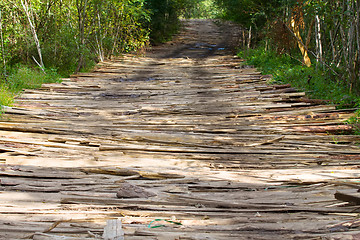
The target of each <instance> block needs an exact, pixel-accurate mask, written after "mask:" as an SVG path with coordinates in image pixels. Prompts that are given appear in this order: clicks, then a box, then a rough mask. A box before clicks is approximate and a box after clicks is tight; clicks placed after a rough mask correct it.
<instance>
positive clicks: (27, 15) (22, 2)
mask: <svg viewBox="0 0 360 240" xmlns="http://www.w3.org/2000/svg"><path fill="white" fill-rule="evenodd" d="M21 5H22V7H23V9H24V11H25V14H26V17H27V19H28V22H29V26H30V30H31V33H32V35H33V38H34V41H35V45H36V48H37V51H38V54H39V59H40V62H38V61H37V60H36V59H35V57H33V59H34V61H35V62H36V64H38V65H39V67H40V68H41V70H42V71H43V72H45V67H44V63H43V58H42V54H41V47H40V42H39V39H38V37H37V34H36V29H35V26H34V24H33V21H32V19H31V16H30V9H29V5H28V3H27V0H21Z"/></svg>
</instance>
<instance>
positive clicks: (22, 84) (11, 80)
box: [0, 66, 60, 106]
mask: <svg viewBox="0 0 360 240" xmlns="http://www.w3.org/2000/svg"><path fill="white" fill-rule="evenodd" d="M55 82H60V76H59V75H58V74H57V73H56V71H55V70H52V69H51V70H45V71H41V70H40V69H33V68H30V67H26V66H18V67H17V68H15V69H12V70H11V73H10V75H9V76H8V77H6V78H1V83H0V105H1V106H11V105H12V104H13V103H14V98H15V97H16V96H17V95H19V94H20V93H21V91H22V90H23V89H35V88H40V87H41V85H42V84H43V83H55Z"/></svg>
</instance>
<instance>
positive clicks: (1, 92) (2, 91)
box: [0, 84, 15, 113]
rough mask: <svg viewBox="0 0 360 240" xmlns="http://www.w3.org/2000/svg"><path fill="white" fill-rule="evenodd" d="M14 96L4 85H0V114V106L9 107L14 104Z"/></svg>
mask: <svg viewBox="0 0 360 240" xmlns="http://www.w3.org/2000/svg"><path fill="white" fill-rule="evenodd" d="M14 97H15V94H14V93H13V92H11V91H9V89H8V88H7V86H6V85H5V84H0V113H1V106H11V105H12V104H13V102H14Z"/></svg>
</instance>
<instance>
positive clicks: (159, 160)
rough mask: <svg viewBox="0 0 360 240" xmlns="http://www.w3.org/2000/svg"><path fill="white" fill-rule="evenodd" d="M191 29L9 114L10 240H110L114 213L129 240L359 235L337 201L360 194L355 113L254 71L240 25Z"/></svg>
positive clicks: (47, 88)
mask: <svg viewBox="0 0 360 240" xmlns="http://www.w3.org/2000/svg"><path fill="white" fill-rule="evenodd" d="M184 24H185V29H184V31H182V32H181V33H180V34H179V35H177V36H176V38H175V39H174V40H173V41H172V42H169V43H167V44H164V45H161V46H157V47H153V48H152V49H151V50H150V51H149V52H148V53H147V55H146V56H133V55H126V56H123V57H121V58H117V59H113V60H111V61H106V62H103V63H101V64H99V66H98V68H96V70H95V71H93V72H91V73H80V74H77V75H75V76H73V77H71V78H69V79H64V81H63V82H62V83H59V84H45V85H43V87H42V88H41V89H39V90H26V91H25V92H24V93H23V94H22V95H21V96H19V98H18V100H17V105H16V106H15V107H12V108H6V109H5V114H4V115H3V116H2V119H1V122H0V150H1V151H0V152H1V153H0V155H1V156H0V161H1V163H2V165H1V168H0V180H1V192H0V222H1V224H0V238H1V239H21V238H29V239H100V238H101V236H102V234H103V231H104V227H105V224H106V220H108V219H112V218H119V219H121V221H122V225H123V230H124V232H125V239H345V237H346V239H357V238H356V237H359V234H360V231H359V226H360V225H359V221H357V217H358V214H359V211H360V210H359V207H358V206H354V205H352V204H349V203H347V202H344V201H340V200H337V199H336V198H335V196H334V194H335V193H336V191H340V192H343V193H347V194H352V195H355V196H356V194H357V193H356V192H357V190H358V189H359V176H360V171H359V164H360V150H359V148H358V146H357V144H358V143H359V141H360V137H359V136H351V135H342V133H346V132H349V131H350V130H351V128H350V127H349V126H348V125H346V124H344V120H345V119H347V118H348V117H350V116H351V115H352V111H351V110H336V109H335V107H334V106H331V105H325V104H322V103H321V101H313V100H309V99H307V98H306V96H305V94H304V93H303V92H299V91H297V90H296V89H293V88H291V86H289V85H268V84H267V81H268V79H269V76H262V75H261V74H260V73H259V72H258V71H257V70H256V69H254V68H251V67H241V66H240V64H241V63H242V60H241V59H238V58H237V57H234V56H233V54H232V53H231V52H230V51H229V47H230V43H231V42H232V40H233V39H236V37H237V36H236V33H237V32H236V31H235V30H236V28H235V27H229V26H228V27H219V25H216V24H214V23H213V22H211V21H208V20H191V21H187V22H185V23H184ZM230 30H234V31H230ZM338 195H339V196H342V195H340V194H338Z"/></svg>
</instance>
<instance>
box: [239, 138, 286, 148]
mask: <svg viewBox="0 0 360 240" xmlns="http://www.w3.org/2000/svg"><path fill="white" fill-rule="evenodd" d="M284 138H285V136H281V137H277V138H274V139H270V140H266V141H263V142H259V143H252V144H247V145H245V146H246V147H255V146H261V145H266V144H271V143H274V142H277V141H280V140H282V139H284Z"/></svg>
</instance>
